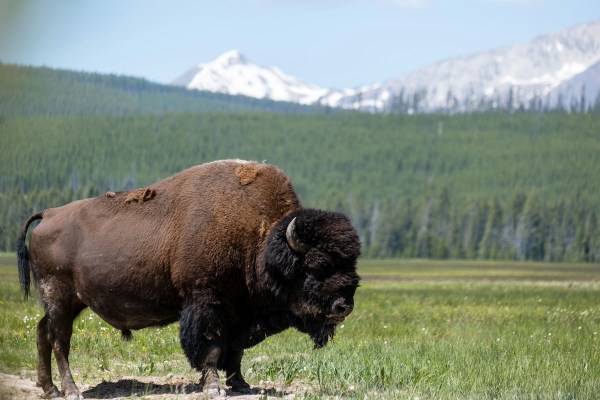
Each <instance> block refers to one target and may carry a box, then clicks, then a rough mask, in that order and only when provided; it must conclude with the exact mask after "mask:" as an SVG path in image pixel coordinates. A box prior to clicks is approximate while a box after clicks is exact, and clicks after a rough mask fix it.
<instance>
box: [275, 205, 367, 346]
mask: <svg viewBox="0 0 600 400" xmlns="http://www.w3.org/2000/svg"><path fill="white" fill-rule="evenodd" d="M359 254H360V241H359V238H358V234H357V233H356V230H355V229H354V227H353V226H352V224H351V222H350V220H349V219H348V217H346V216H345V215H343V214H340V213H335V212H327V211H318V210H309V209H301V210H298V211H296V212H294V213H292V214H291V215H289V216H288V217H286V218H284V219H283V220H282V221H281V222H280V223H279V224H278V225H277V226H276V227H275V228H274V229H273V230H272V231H271V233H270V235H269V240H268V245H267V251H266V255H265V263H266V267H267V269H268V271H269V272H270V273H272V274H275V275H277V276H279V278H280V279H281V280H283V281H284V282H285V284H284V285H282V286H281V287H280V290H281V289H283V290H285V291H286V293H284V294H283V296H284V297H285V298H286V302H287V304H289V309H290V311H291V313H292V316H293V320H294V325H295V326H296V328H298V329H299V330H300V331H302V332H306V333H308V334H309V335H310V336H311V338H312V340H313V342H314V343H315V347H323V346H325V345H326V344H327V342H328V340H329V339H330V338H332V337H333V335H334V333H335V327H336V325H337V324H339V323H340V322H342V321H343V320H344V318H346V317H347V316H348V315H349V314H350V313H351V312H352V309H353V308H354V292H355V291H356V288H357V287H358V282H359V277H358V274H357V273H356V259H357V258H358V256H359Z"/></svg>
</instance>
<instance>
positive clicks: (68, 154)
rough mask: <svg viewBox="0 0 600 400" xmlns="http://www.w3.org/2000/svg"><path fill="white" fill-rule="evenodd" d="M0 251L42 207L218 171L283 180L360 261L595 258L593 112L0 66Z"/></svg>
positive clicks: (599, 119) (598, 241)
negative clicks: (259, 93) (195, 85)
mask: <svg viewBox="0 0 600 400" xmlns="http://www.w3.org/2000/svg"><path fill="white" fill-rule="evenodd" d="M0 143H1V146H0V154H1V155H0V171H1V174H0V209H1V210H2V213H1V214H0V250H3V251H12V250H13V248H14V243H15V239H16V236H17V234H18V232H19V231H20V229H21V227H22V225H23V223H24V222H25V220H26V219H27V217H28V216H29V215H30V214H32V213H34V212H37V211H39V210H41V209H44V208H47V207H54V206H59V205H62V204H64V203H66V202H69V201H72V200H75V199H80V198H85V197H90V196H97V195H103V194H104V193H105V192H106V191H121V190H129V189H133V188H137V187H142V186H145V185H149V184H151V183H152V182H155V181H157V180H159V179H163V178H166V177H168V176H170V175H172V174H174V173H176V172H178V171H180V170H182V169H185V168H187V167H190V166H193V165H197V164H201V163H203V162H208V161H213V160H217V159H228V158H241V159H251V160H257V161H266V162H268V163H272V164H275V165H277V166H279V167H280V168H282V169H283V170H284V171H285V172H287V173H288V174H289V175H290V177H291V178H292V181H293V182H294V185H295V187H296V189H297V191H298V193H299V195H300V198H301V200H302V202H303V203H304V205H305V206H307V207H315V208H323V209H335V210H340V211H343V212H346V213H347V214H348V215H350V217H351V218H352V220H353V222H354V224H355V225H356V227H357V229H358V230H359V233H360V236H361V240H362V243H363V254H364V256H366V257H410V258H414V257H423V258H459V259H460V258H462V259H516V260H547V261H578V262H600V222H599V221H598V211H599V206H600V191H599V189H600V114H598V113H593V112H588V113H565V112H552V113H543V112H517V113H508V112H501V111H496V112H486V113H473V114H456V115H443V114H420V115H405V114H368V113H353V112H334V111H333V110H330V109H325V108H311V107H302V106H297V105H292V104H286V103H276V102H270V101H262V100H255V99H248V98H241V97H235V96H225V95H215V94H211V93H203V92H191V91H187V90H185V89H179V88H172V87H169V86H163V85H158V84H154V83H150V82H147V81H144V80H141V79H137V78H129V77H119V76H112V75H110V76H108V75H100V74H87V73H78V72H70V71H58V70H52V69H48V68H32V67H22V66H13V65H1V64H0Z"/></svg>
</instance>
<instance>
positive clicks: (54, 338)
mask: <svg viewBox="0 0 600 400" xmlns="http://www.w3.org/2000/svg"><path fill="white" fill-rule="evenodd" d="M39 286H40V294H41V297H42V301H43V303H44V307H45V309H46V314H45V315H44V317H43V318H42V319H41V320H40V322H39V323H38V328H37V348H38V384H39V385H40V386H41V387H42V389H43V390H44V395H45V396H46V397H47V398H51V397H60V396H61V393H60V392H58V389H57V388H56V386H55V385H54V383H53V382H52V372H51V350H53V351H54V357H55V358H56V365H57V367H58V372H59V374H60V378H61V389H62V392H63V394H64V396H65V397H66V398H67V399H68V400H80V399H83V397H82V396H81V394H80V393H79V390H78V389H77V386H76V385H75V382H74V381H73V376H72V374H71V369H70V368H69V352H70V349H71V336H72V334H73V321H74V320H75V318H76V317H77V315H79V313H80V312H81V311H82V310H83V309H84V308H86V305H85V304H83V303H82V302H81V301H79V300H78V299H77V298H76V297H74V296H71V295H69V294H70V293H71V289H70V288H66V287H64V285H60V284H59V285H54V286H52V287H50V286H48V283H47V282H46V284H41V285H39Z"/></svg>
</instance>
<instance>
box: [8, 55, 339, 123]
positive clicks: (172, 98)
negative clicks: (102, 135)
mask: <svg viewBox="0 0 600 400" xmlns="http://www.w3.org/2000/svg"><path fill="white" fill-rule="evenodd" d="M207 111H221V112H230V111H269V112H294V113H306V112H311V113H318V112H329V111H330V110H328V109H325V108H321V107H308V106H300V105H297V104H292V103H282V102H275V101H270V100H257V99H253V98H250V97H244V96H229V95H224V94H216V93H209V92H200V91H196V90H186V89H183V88H177V87H173V86H167V85H159V84H156V83H152V82H149V81H147V80H144V79H140V78H133V77H126V76H118V75H104V74H95V73H85V72H73V71H66V70H57V69H51V68H40V67H24V66H16V65H10V64H2V63H0V116H5V117H6V116H20V115H25V116H31V115H140V114H166V113H181V112H207Z"/></svg>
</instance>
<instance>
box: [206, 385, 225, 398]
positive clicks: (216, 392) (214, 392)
mask: <svg viewBox="0 0 600 400" xmlns="http://www.w3.org/2000/svg"><path fill="white" fill-rule="evenodd" d="M204 393H206V394H207V395H208V397H211V398H212V397H219V396H222V397H225V396H226V395H227V392H225V389H223V388H221V387H210V388H204Z"/></svg>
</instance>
